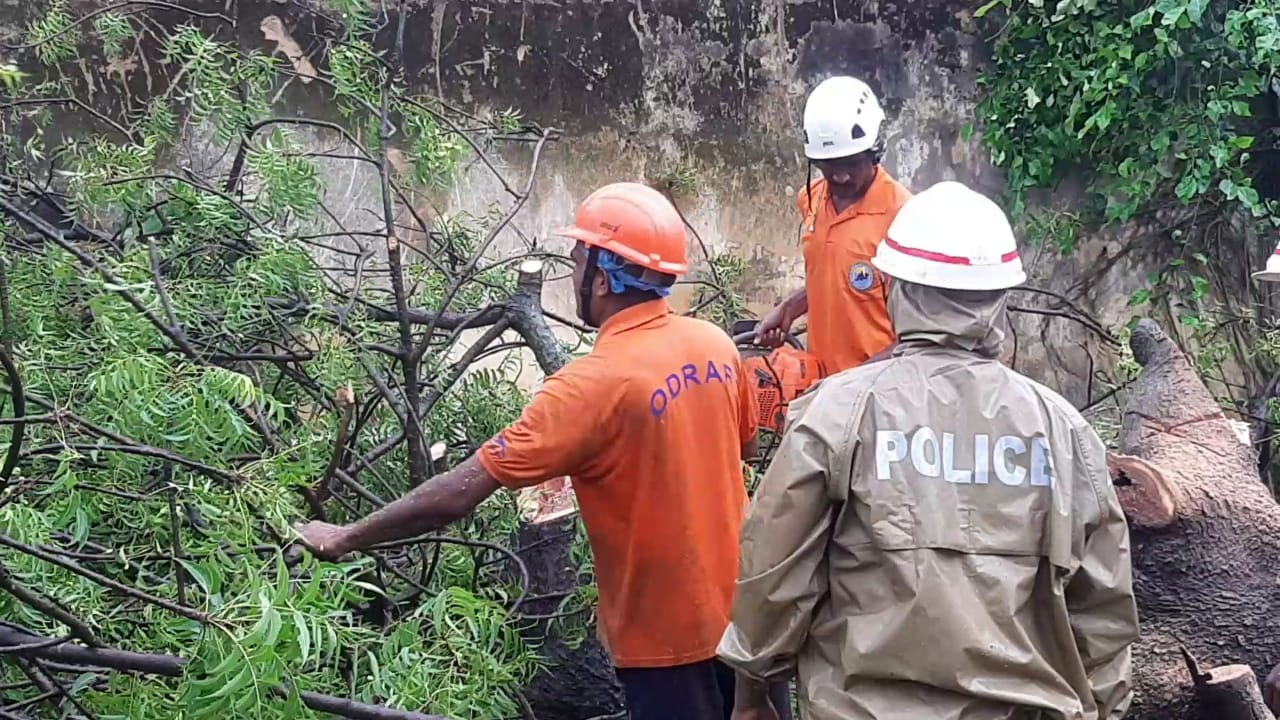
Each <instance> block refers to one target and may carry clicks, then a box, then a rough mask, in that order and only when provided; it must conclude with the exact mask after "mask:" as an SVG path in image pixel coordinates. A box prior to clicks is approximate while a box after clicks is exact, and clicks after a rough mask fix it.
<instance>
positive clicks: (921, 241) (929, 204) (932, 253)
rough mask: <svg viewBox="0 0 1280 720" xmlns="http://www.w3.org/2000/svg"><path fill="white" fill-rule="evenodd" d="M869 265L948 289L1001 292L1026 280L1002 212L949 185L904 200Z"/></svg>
mask: <svg viewBox="0 0 1280 720" xmlns="http://www.w3.org/2000/svg"><path fill="white" fill-rule="evenodd" d="M871 264H872V265H875V266H876V267H877V268H878V269H879V270H880V272H883V273H884V274H886V275H888V276H889V277H892V278H897V279H899V280H905V281H907V282H912V283H916V284H919V285H927V286H929V287H936V288H946V289H949V290H1004V289H1007V288H1011V287H1015V286H1017V285H1021V284H1022V283H1023V282H1025V281H1026V279H1027V274H1026V273H1025V272H1023V269H1022V259H1021V258H1020V257H1019V256H1018V243H1017V241H1016V240H1015V239H1014V237H1013V228H1012V227H1011V226H1010V225H1009V218H1008V217H1006V216H1005V214H1004V211H1003V210H1001V209H1000V206H998V205H996V204H995V203H994V202H992V201H991V200H990V199H988V198H987V197H986V196H985V195H983V194H981V193H978V192H975V191H973V190H970V189H969V188H968V187H965V186H964V185H963V184H962V183H958V182H951V181H947V182H940V183H938V184H937V185H934V186H933V187H931V188H929V189H928V190H925V191H924V192H922V193H920V194H919V195H916V196H914V197H912V198H911V199H910V200H907V202H906V203H905V204H904V205H903V206H902V209H900V210H899V211H898V215H897V217H895V218H894V220H893V223H892V224H890V225H889V232H888V235H887V236H886V237H885V239H884V240H882V241H881V242H880V245H879V246H878V247H877V248H876V256H875V257H874V258H872V260H871Z"/></svg>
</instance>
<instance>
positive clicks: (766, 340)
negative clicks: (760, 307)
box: [756, 305, 795, 348]
mask: <svg viewBox="0 0 1280 720" xmlns="http://www.w3.org/2000/svg"><path fill="white" fill-rule="evenodd" d="M794 322H795V320H794V319H792V318H790V317H787V312H786V309H785V308H784V307H783V306H782V305H779V306H778V307H776V308H774V309H772V310H770V311H769V314H768V315H765V316H764V319H763V320H761V321H760V324H759V325H757V326H756V344H757V345H761V346H764V347H768V348H776V347H778V346H779V345H781V344H782V343H783V342H784V341H785V340H786V338H787V333H789V332H791V325H792V323H794Z"/></svg>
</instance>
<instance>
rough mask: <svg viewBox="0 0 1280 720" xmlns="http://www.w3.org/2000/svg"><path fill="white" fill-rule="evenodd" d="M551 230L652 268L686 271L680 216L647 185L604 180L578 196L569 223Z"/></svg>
mask: <svg viewBox="0 0 1280 720" xmlns="http://www.w3.org/2000/svg"><path fill="white" fill-rule="evenodd" d="M555 234H556V235H561V236H564V237H569V238H573V239H574V240H578V241H580V242H582V243H583V244H585V245H587V246H589V247H596V248H600V249H602V250H608V251H610V252H612V253H614V254H615V255H617V256H618V257H620V258H622V259H624V260H626V261H627V262H629V263H634V264H636V265H639V266H640V267H642V268H645V269H647V270H652V271H654V272H659V273H663V274H665V275H683V274H684V273H686V272H688V271H689V261H688V257H687V256H686V254H685V244H686V238H685V232H684V220H683V219H681V217H680V213H679V212H677V211H676V209H675V207H674V206H672V204H671V202H670V201H668V200H667V198H666V197H664V196H663V195H662V193H660V192H658V191H657V190H654V189H653V188H651V187H649V186H648V185H642V184H640V183H633V182H618V183H611V184H609V185H605V186H604V187H602V188H600V189H599V190H596V191H595V192H593V193H591V194H590V195H588V196H587V199H586V200H583V201H582V204H581V205H579V206H578V214H577V217H575V218H574V223H573V225H571V226H569V227H564V228H560V229H558V230H556V231H555Z"/></svg>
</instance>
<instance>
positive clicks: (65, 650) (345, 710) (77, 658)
mask: <svg viewBox="0 0 1280 720" xmlns="http://www.w3.org/2000/svg"><path fill="white" fill-rule="evenodd" d="M0 654H4V655H16V656H18V657H27V658H38V659H41V660H54V661H58V662H63V663H70V664H73V665H87V666H89V667H94V668H102V669H104V670H113V671H117V672H130V673H144V674H149V675H163V676H165V677H180V676H181V675H182V672H183V668H184V666H185V665H186V660H184V659H182V658H180V657H175V656H173V655H157V654H151V653H135V652H129V651H128V650H117V649H114V648H91V647H84V646H83V645H74V644H72V643H59V642H58V641H57V638H47V637H41V636H39V635H32V634H30V633H26V632H22V631H21V630H16V629H14V628H9V627H3V626H0ZM275 694H277V695H280V696H284V697H287V696H288V694H289V691H288V690H287V689H285V688H276V692H275ZM298 695H299V697H300V698H301V700H302V704H303V705H306V706H307V707H309V708H311V709H312V710H316V711H319V712H326V713H330V714H333V715H341V716H342V717H346V718H352V719H353V720H448V719H447V718H444V717H442V716H440V715H426V714H423V713H420V712H412V711H408V710H396V709H394V708H389V707H383V706H381V705H370V704H368V703H362V702H358V701H355V700H347V699H345V698H339V697H333V696H331V695H321V694H320V693H313V692H306V691H303V692H300V693H298Z"/></svg>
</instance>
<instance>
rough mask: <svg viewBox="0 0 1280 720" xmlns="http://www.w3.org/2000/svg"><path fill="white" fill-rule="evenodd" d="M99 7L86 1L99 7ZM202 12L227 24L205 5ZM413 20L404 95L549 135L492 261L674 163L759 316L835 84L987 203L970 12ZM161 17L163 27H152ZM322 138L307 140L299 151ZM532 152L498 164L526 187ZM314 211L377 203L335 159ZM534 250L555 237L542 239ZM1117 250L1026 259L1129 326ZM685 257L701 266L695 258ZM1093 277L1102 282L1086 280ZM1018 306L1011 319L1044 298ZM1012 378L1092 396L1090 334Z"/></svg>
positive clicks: (492, 8)
mask: <svg viewBox="0 0 1280 720" xmlns="http://www.w3.org/2000/svg"><path fill="white" fill-rule="evenodd" d="M102 4H104V3H102V2H98V1H97V0H95V1H93V2H81V3H80V5H79V7H81V8H88V7H97V6H101V5H102ZM197 4H198V5H200V6H201V7H205V6H208V8H209V9H216V10H224V3H223V2H221V0H219V1H218V2H212V1H211V0H202V2H199V3H197ZM41 5H43V3H34V4H32V3H27V2H22V1H20V0H0V24H7V25H8V26H9V27H11V28H12V27H13V26H15V25H20V24H21V23H22V18H23V17H25V16H30V15H32V14H34V13H35V12H38V7H39V6H41ZM412 5H413V10H412V14H411V15H410V17H409V20H408V28H409V32H408V38H407V39H408V42H407V49H406V58H405V60H406V65H407V67H408V68H409V76H410V78H411V81H412V82H413V83H414V84H415V85H416V86H418V87H420V88H421V89H422V90H423V91H424V92H432V93H437V94H439V95H440V96H442V97H444V98H446V99H448V100H450V101H451V102H454V103H457V104H459V105H462V106H465V107H468V108H476V109H478V110H481V111H482V110H484V109H486V108H488V109H495V110H500V109H503V108H507V107H514V108H517V109H519V110H520V111H521V112H522V113H523V114H524V116H525V118H526V119H527V120H530V121H533V122H536V123H538V124H540V125H544V126H554V127H557V128H560V129H562V130H564V132H565V136H564V139H562V140H561V141H559V142H557V143H554V144H553V146H551V147H550V148H549V149H548V150H547V152H546V153H545V157H544V159H543V164H542V167H541V169H540V171H539V174H538V176H537V180H536V183H535V185H534V191H533V195H532V198H531V200H530V202H529V203H528V205H527V207H526V208H525V209H524V211H523V212H522V213H521V214H520V215H519V216H518V217H517V218H516V220H515V221H514V222H513V223H512V224H511V227H510V228H509V229H508V230H507V231H506V232H505V233H504V234H503V236H502V237H501V238H500V239H499V244H500V246H502V247H505V248H515V247H522V246H523V244H524V243H525V242H526V241H527V240H528V239H529V238H540V239H546V238H547V234H548V230H549V229H550V228H552V227H554V226H555V225H557V224H561V223H564V222H566V221H568V220H569V219H571V218H572V214H573V208H574V206H575V204H576V202H577V200H578V199H580V198H581V197H583V196H584V195H586V194H587V193H588V192H590V191H591V190H592V189H594V188H595V187H597V186H599V185H601V184H603V183H605V182H609V181H614V180H623V179H632V180H643V179H653V178H657V177H661V176H664V175H667V174H669V173H671V172H672V171H673V170H674V169H676V168H678V167H682V168H686V169H691V170H692V171H693V174H694V176H695V177H696V179H697V183H696V184H697V190H696V192H695V193H692V194H684V195H682V196H680V197H678V198H677V200H678V203H679V205H680V207H681V209H682V211H683V212H684V213H685V215H686V216H687V218H688V220H689V222H690V223H691V224H692V226H693V227H694V228H695V229H696V230H697V232H698V234H699V236H700V237H701V239H702V240H703V241H705V243H706V244H707V246H708V247H709V248H710V250H711V251H712V252H721V251H730V252H734V253H737V254H739V255H741V256H742V257H744V258H746V259H747V260H748V261H749V264H750V267H751V274H750V277H749V279H748V280H747V281H746V282H745V283H744V285H743V287H742V288H740V289H741V290H742V291H744V292H745V293H746V296H747V298H748V300H749V301H750V303H751V307H752V308H753V309H754V310H756V311H764V310H766V309H768V308H769V307H770V306H771V305H772V304H773V303H775V302H776V301H777V300H778V299H779V298H780V297H781V296H783V295H784V294H785V293H787V292H789V291H790V290H791V289H793V288H795V287H797V286H798V285H799V283H800V282H801V278H802V257H801V254H800V248H799V243H798V232H797V231H798V221H799V218H798V216H797V214H796V212H795V209H794V205H793V203H794V199H793V198H794V196H795V194H796V192H797V189H798V188H801V187H803V182H804V179H805V173H806V165H805V163H804V161H803V158H802V156H801V140H800V138H801V136H800V132H799V118H800V112H801V107H802V104H803V100H804V96H805V94H806V93H807V92H808V90H809V89H811V88H812V87H813V86H814V85H815V84H816V83H817V82H818V81H820V80H821V79H823V78H825V77H828V76H830V75H833V74H840V73H850V74H855V75H857V76H859V77H862V78H863V79H865V80H866V81H867V82H869V83H870V84H871V86H872V87H873V88H874V89H875V90H876V92H877V93H878V94H879V96H880V97H881V99H882V102H883V104H884V105H885V107H886V109H887V112H888V115H889V120H888V123H887V125H886V134H887V153H886V158H885V161H884V163H885V167H886V168H887V169H888V170H889V171H890V172H891V173H892V174H893V175H895V176H896V177H897V178H898V179H900V180H901V181H903V182H904V183H905V184H907V185H908V187H911V188H913V189H916V190H920V189H923V188H925V187H927V186H928V185H930V184H932V183H934V182H937V181H939V180H944V179H958V180H962V181H965V182H969V183H971V184H973V185H975V186H976V187H978V188H979V189H982V190H984V191H986V192H988V193H990V194H992V195H993V196H994V195H997V194H998V193H999V192H1000V189H1001V179H1000V175H999V173H998V172H996V171H995V170H994V169H993V168H992V167H991V166H990V165H989V163H988V162H987V155H986V153H985V151H984V150H983V149H982V147H981V145H980V140H979V137H978V136H977V135H975V136H973V137H971V138H968V139H965V138H963V137H962V130H963V128H964V127H965V126H966V125H967V124H969V123H971V122H973V121H974V119H975V118H974V112H975V111H974V108H975V104H976V100H977V92H978V89H977V87H976V83H975V80H976V73H977V68H979V67H980V66H981V64H982V62H983V61H984V52H985V51H984V48H983V46H982V43H981V39H980V37H981V35H980V33H979V32H978V28H977V27H976V25H975V22H974V20H973V18H972V16H971V10H972V5H973V4H972V3H967V2H950V1H947V0H914V1H912V0H903V1H901V2H898V1H884V2H875V1H869V2H857V1H851V0H754V1H748V0H701V1H698V0H658V1H649V0H627V1H623V0H523V1H521V0H479V1H476V2H462V1H457V0H415V2H413V3H412ZM234 11H235V12H236V13H237V16H236V20H237V29H236V31H235V32H236V33H237V34H238V38H237V39H238V40H239V42H240V43H241V44H242V45H244V46H246V47H258V48H263V49H266V50H268V51H273V50H276V49H277V42H276V40H278V38H274V33H272V35H273V38H274V39H273V40H267V39H266V38H264V33H263V31H262V27H263V20H264V19H265V18H267V17H268V16H275V17H278V18H279V19H280V27H282V28H283V29H284V30H286V31H287V32H288V33H289V34H290V35H291V36H292V37H293V38H294V39H296V41H297V42H298V44H299V45H300V46H301V47H302V48H303V49H304V51H306V52H308V53H309V56H310V57H311V58H313V60H314V61H315V62H316V63H317V64H319V63H322V58H323V52H322V48H323V41H322V39H321V38H322V36H323V33H324V29H325V24H324V22H323V21H322V20H318V19H317V16H316V15H314V14H312V13H310V12H308V11H306V10H304V9H302V8H299V7H298V6H297V4H291V3H284V2H279V1H278V0H255V1H254V2H249V1H246V0H242V1H241V2H240V3H239V4H238V5H237V6H236V7H235V8H234ZM156 17H158V18H159V19H160V20H161V21H162V22H164V21H171V20H172V18H171V17H170V18H168V20H166V19H165V16H164V15H163V14H161V15H158V16H156ZM82 65H83V67H84V70H85V77H86V79H87V80H86V81H87V82H89V83H91V84H93V86H95V87H96V88H98V90H99V96H100V97H106V98H109V97H110V96H112V95H113V94H119V93H120V91H121V83H122V82H123V83H125V84H126V85H128V87H129V88H130V89H131V90H132V91H133V92H135V93H138V92H141V93H145V92H147V90H148V86H147V85H146V82H147V80H146V79H145V78H144V75H145V74H146V69H145V68H142V67H126V68H124V69H123V70H122V69H121V68H120V67H118V66H109V65H108V64H107V63H105V62H102V61H101V59H99V60H98V61H95V60H94V58H92V57H88V58H86V59H85V60H84V61H83V62H82ZM278 106H279V112H281V113H282V114H290V113H297V114H300V115H304V116H308V117H315V118H323V119H331V118H334V117H336V112H335V110H334V108H333V105H332V102H331V101H330V100H328V99H327V98H326V96H325V92H324V91H323V90H322V89H321V88H320V87H319V86H318V85H315V84H312V85H311V86H304V85H303V84H302V83H298V82H294V83H291V84H290V85H289V86H287V87H285V88H283V89H282V90H281V93H280V95H279V102H278ZM193 138H196V139H195V140H193V141H192V142H191V143H190V144H189V145H188V146H187V147H186V148H184V150H183V152H182V153H180V156H179V157H178V158H176V160H177V161H178V162H181V163H185V164H191V165H194V166H201V167H203V166H210V165H212V166H217V165H218V164H219V163H225V162H226V161H227V158H226V149H225V147H223V146H221V145H219V144H217V143H213V142H210V139H209V138H208V137H207V136H206V137H204V138H203V139H200V135H199V133H195V134H193ZM336 140H337V138H336V136H334V137H330V136H329V134H328V133H326V132H324V131H321V132H310V133H309V137H308V142H309V143H311V144H312V145H314V146H316V147H329V148H332V147H334V145H335V142H336ZM530 148H531V146H530V145H529V144H527V143H523V144H517V145H514V146H503V147H501V148H499V149H498V150H497V151H496V153H495V154H494V155H493V157H494V159H495V161H496V162H497V163H498V164H499V165H501V166H504V167H505V168H508V169H509V175H510V177H511V180H512V182H513V184H517V185H518V184H522V182H523V180H524V174H525V169H526V168H527V165H528V160H529V153H530ZM326 174H327V176H328V180H329V189H330V192H329V196H328V198H327V201H328V203H329V205H330V207H331V209H333V210H334V212H335V213H336V214H337V215H338V216H339V217H341V218H344V219H348V220H350V219H352V218H359V217H376V216H378V215H379V214H380V210H379V208H380V202H381V198H380V195H379V191H378V184H377V178H376V175H374V174H373V173H372V172H371V171H370V170H369V169H368V167H367V166H361V165H359V164H357V163H351V162H342V161H331V162H327V164H326ZM504 200H506V198H505V196H504V194H503V192H502V191H501V187H500V185H499V184H498V182H497V180H496V179H495V178H494V177H493V175H492V173H490V172H489V171H488V170H487V169H485V168H484V166H483V165H481V164H480V163H478V162H476V161H475V160H474V158H473V159H471V160H469V161H468V162H467V163H466V165H465V167H464V169H463V170H462V172H461V173H460V175H459V177H458V178H457V181H456V182H455V184H454V185H453V187H452V188H451V189H450V190H449V191H448V192H445V193H441V194H439V195H437V196H435V197H432V198H429V199H427V200H426V201H425V202H426V204H425V205H424V207H426V208H428V209H430V208H431V207H432V205H433V204H434V210H431V211H439V212H445V213H459V212H464V213H473V214H477V215H482V214H484V213H487V212H490V211H492V210H493V208H494V207H495V203H501V202H503V201H504ZM547 243H548V245H549V246H550V247H559V248H564V247H566V245H565V244H564V243H563V241H557V240H554V239H548V240H547ZM1123 244H1124V243H1123V237H1120V236H1117V237H1114V238H1107V237H1100V238H1096V239H1090V240H1089V241H1088V242H1086V243H1085V244H1084V247H1083V248H1082V250H1081V251H1080V252H1079V253H1078V254H1077V255H1076V256H1074V257H1073V258H1069V259H1067V258H1061V257H1060V256H1058V255H1057V254H1056V253H1055V252H1053V251H1051V250H1048V249H1042V248H1031V249H1028V251H1027V253H1026V255H1027V258H1028V262H1029V264H1030V265H1031V267H1032V272H1033V275H1034V276H1035V277H1036V280H1035V282H1037V283H1040V284H1042V285H1043V286H1046V287H1049V288H1050V289H1052V290H1054V291H1057V292H1061V293H1062V294H1064V295H1068V296H1071V297H1072V298H1074V299H1076V300H1078V301H1079V302H1081V303H1082V305H1083V306H1084V307H1085V309H1086V310H1088V311H1091V312H1100V313H1101V314H1102V316H1103V317H1102V319H1103V320H1104V321H1115V320H1118V319H1123V318H1124V317H1127V315H1126V312H1127V311H1126V310H1125V308H1124V301H1125V298H1127V297H1128V294H1129V293H1130V292H1132V290H1134V289H1136V288H1137V286H1138V284H1139V283H1140V282H1141V280H1142V277H1143V273H1142V272H1141V267H1142V266H1141V262H1140V261H1139V260H1130V259H1128V257H1127V256H1126V255H1125V253H1124V252H1122V251H1121V250H1122V246H1123ZM693 252H694V254H695V256H696V255H699V254H700V250H699V249H698V248H697V246H696V244H695V245H694V248H693ZM1099 268H1102V270H1101V271H1099ZM1044 297H1045V296H1037V295H1028V296H1027V297H1026V298H1025V300H1026V302H1023V303H1022V304H1023V305H1035V304H1037V303H1040V304H1043V302H1042V301H1043V299H1044ZM546 300H547V304H548V305H549V306H551V307H552V308H553V309H556V310H558V311H560V312H562V313H566V314H571V313H572V307H573V301H572V294H571V291H570V289H569V288H568V287H567V283H566V282H563V281H560V282H554V283H552V284H551V285H550V286H549V287H548V291H547V297H546ZM1018 324H1019V338H1020V342H1019V347H1018V355H1017V364H1018V367H1019V368H1020V369H1023V370H1025V371H1028V372H1031V373H1032V374H1033V375H1035V376H1037V377H1040V378H1042V379H1044V380H1046V381H1047V382H1049V383H1050V384H1052V385H1054V386H1056V387H1059V388H1061V389H1062V390H1063V391H1064V392H1065V393H1066V394H1067V395H1068V396H1069V397H1070V398H1071V399H1073V400H1074V401H1076V402H1078V403H1085V402H1087V400H1088V399H1089V398H1090V397H1091V395H1092V394H1093V393H1094V392H1095V391H1093V390H1091V389H1090V383H1089V381H1088V377H1089V376H1090V375H1092V374H1093V371H1094V369H1096V367H1097V365H1098V363H1099V362H1102V363H1103V364H1104V365H1105V364H1106V363H1107V362H1108V361H1107V359H1106V358H1105V357H1104V356H1102V355H1100V354H1099V352H1098V346H1097V344H1096V342H1094V341H1093V340H1091V338H1090V334H1089V333H1087V332H1084V331H1083V330H1082V329H1081V327H1080V326H1079V325H1077V324H1075V323H1072V322H1070V321H1066V320H1062V319H1061V318H1056V317H1051V316H1043V315H1024V316H1021V317H1020V318H1019V321H1018Z"/></svg>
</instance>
